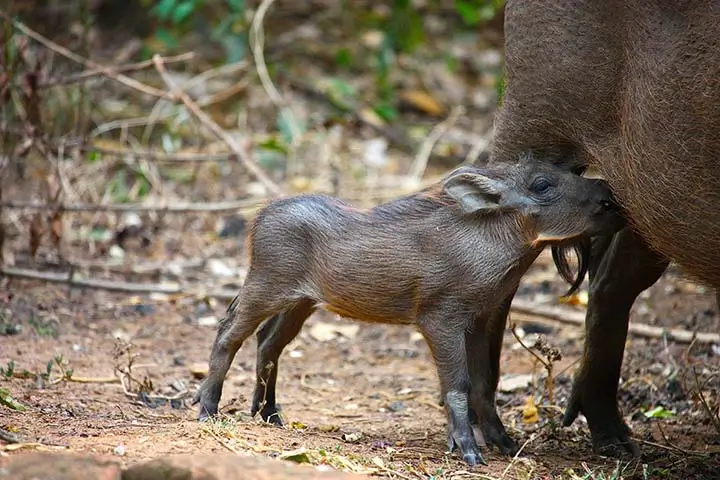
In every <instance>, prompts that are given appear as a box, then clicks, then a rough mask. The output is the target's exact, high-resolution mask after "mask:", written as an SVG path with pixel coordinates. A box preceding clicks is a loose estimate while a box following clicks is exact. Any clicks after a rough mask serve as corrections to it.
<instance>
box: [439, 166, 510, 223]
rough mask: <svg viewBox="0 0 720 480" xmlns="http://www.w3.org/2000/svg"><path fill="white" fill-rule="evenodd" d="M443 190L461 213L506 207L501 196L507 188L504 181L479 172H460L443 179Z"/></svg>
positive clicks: (488, 210)
mask: <svg viewBox="0 0 720 480" xmlns="http://www.w3.org/2000/svg"><path fill="white" fill-rule="evenodd" d="M443 189H444V190H445V192H446V193H447V194H448V195H450V196H451V197H452V198H453V199H455V201H456V202H458V205H460V208H461V209H462V211H463V213H466V214H472V213H477V212H492V211H496V210H498V209H499V208H501V207H506V206H507V205H504V204H505V202H503V196H504V194H505V193H506V192H507V190H508V186H507V185H506V184H505V182H503V181H501V180H498V179H495V178H490V177H487V176H485V175H482V174H479V173H461V174H458V175H454V176H452V177H450V178H449V179H447V180H446V181H445V184H444V185H443Z"/></svg>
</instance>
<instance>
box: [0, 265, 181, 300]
mask: <svg viewBox="0 0 720 480" xmlns="http://www.w3.org/2000/svg"><path fill="white" fill-rule="evenodd" d="M0 276H6V277H14V278H27V279H31V280H42V281H45V282H51V283H65V284H68V285H71V286H74V287H81V288H97V289H101V290H110V291H113V292H124V293H165V294H168V295H172V294H178V293H182V289H181V288H180V286H175V285H160V284H142V283H127V282H113V281H110V280H100V279H94V280H90V279H88V280H85V279H78V278H71V277H69V276H68V275H67V274H62V273H52V272H38V271H36V270H29V269H24V268H11V267H0Z"/></svg>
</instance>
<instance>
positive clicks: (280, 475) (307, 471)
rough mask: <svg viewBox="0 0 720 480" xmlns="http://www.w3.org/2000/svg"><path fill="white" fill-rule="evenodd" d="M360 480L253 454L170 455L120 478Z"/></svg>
mask: <svg viewBox="0 0 720 480" xmlns="http://www.w3.org/2000/svg"><path fill="white" fill-rule="evenodd" d="M234 478H252V479H253V480H279V479H285V478H294V479H299V480H360V479H367V478H368V477H366V476H364V475H357V474H352V473H344V472H337V471H319V470H317V469H316V468H314V467H312V466H309V465H298V464H295V463H291V462H288V461H283V460H273V459H271V458H267V457H261V456H256V455H243V456H240V455H217V454H213V455H170V456H166V457H161V458H157V459H155V460H151V461H149V462H145V463H142V464H136V465H134V466H132V467H130V468H128V469H127V470H126V471H125V472H123V475H122V480H156V479H168V480H225V479H234Z"/></svg>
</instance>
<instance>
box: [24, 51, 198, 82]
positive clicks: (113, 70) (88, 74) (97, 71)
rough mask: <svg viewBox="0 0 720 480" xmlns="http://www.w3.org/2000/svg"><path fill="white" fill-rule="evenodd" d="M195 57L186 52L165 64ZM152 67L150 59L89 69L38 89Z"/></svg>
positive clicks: (167, 60)
mask: <svg viewBox="0 0 720 480" xmlns="http://www.w3.org/2000/svg"><path fill="white" fill-rule="evenodd" d="M194 57H195V52H186V53H182V54H180V55H174V56H171V57H165V59H164V60H165V63H179V62H185V61H188V60H192V59H193V58H194ZM152 66H153V61H152V59H150V60H145V61H143V62H137V63H128V64H126V65H118V66H110V67H99V68H90V69H88V70H85V71H84V72H80V73H75V74H73V75H68V76H67V77H62V78H57V79H53V80H45V81H42V82H40V84H39V85H38V86H39V87H40V88H50V87H57V86H61V85H70V84H73V83H78V82H82V81H83V80H87V79H88V78H92V77H96V76H100V75H102V76H108V75H117V74H118V73H123V72H136V71H138V70H144V69H146V68H150V67H152Z"/></svg>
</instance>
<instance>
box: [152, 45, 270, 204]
mask: <svg viewBox="0 0 720 480" xmlns="http://www.w3.org/2000/svg"><path fill="white" fill-rule="evenodd" d="M153 62H154V63H155V68H156V70H157V71H158V73H159V74H160V76H161V77H162V79H163V81H164V82H165V84H166V85H167V86H168V88H170V90H171V91H172V95H171V97H172V98H173V99H174V98H179V99H180V100H181V101H182V102H183V103H184V104H185V107H187V109H188V111H189V112H190V113H192V114H193V115H194V116H195V117H196V118H197V119H198V120H199V121H200V123H202V124H203V125H204V126H205V127H206V128H207V129H208V130H210V131H211V132H212V133H213V134H214V135H215V136H216V137H217V138H219V139H220V140H222V141H223V142H225V143H226V144H227V146H228V147H229V148H230V150H232V152H233V153H234V154H235V155H236V156H237V157H238V159H240V161H241V162H242V163H243V165H245V168H247V169H248V170H249V171H250V173H252V174H253V175H254V176H255V177H256V178H257V179H258V180H260V182H262V184H263V185H265V187H266V188H267V189H268V190H269V191H270V192H271V193H272V194H273V195H277V196H280V195H282V190H281V189H280V187H278V186H277V185H276V184H275V182H273V181H272V180H271V179H270V177H269V176H268V175H267V174H266V173H265V172H264V171H263V170H262V169H261V168H260V167H259V166H258V165H257V164H256V163H255V162H254V161H253V160H252V159H251V158H250V157H249V155H248V154H247V153H246V152H245V151H244V150H243V149H242V148H241V147H240V145H239V144H238V143H237V141H235V139H234V138H233V137H232V136H231V135H230V134H229V133H227V132H226V131H225V130H223V129H222V128H220V126H219V125H218V124H217V123H215V122H214V121H213V120H212V119H211V118H210V116H208V114H206V113H205V112H203V111H202V110H200V107H198V106H197V104H196V103H195V102H193V101H192V99H191V98H190V97H189V96H188V94H187V93H185V92H184V91H182V90H181V89H180V88H178V86H177V85H176V84H175V82H174V81H173V79H172V78H170V75H168V72H167V70H166V69H165V65H164V64H163V58H162V57H161V56H160V55H158V54H155V55H154V56H153Z"/></svg>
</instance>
